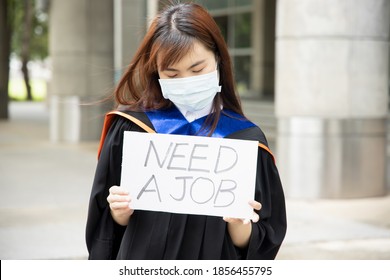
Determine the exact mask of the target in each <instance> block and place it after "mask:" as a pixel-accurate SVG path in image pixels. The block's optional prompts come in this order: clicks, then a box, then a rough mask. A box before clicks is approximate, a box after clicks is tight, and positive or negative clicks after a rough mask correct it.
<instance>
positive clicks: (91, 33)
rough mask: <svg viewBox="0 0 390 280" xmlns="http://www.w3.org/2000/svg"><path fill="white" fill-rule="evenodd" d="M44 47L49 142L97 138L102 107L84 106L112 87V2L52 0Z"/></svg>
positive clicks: (103, 109)
mask: <svg viewBox="0 0 390 280" xmlns="http://www.w3.org/2000/svg"><path fill="white" fill-rule="evenodd" d="M49 49H50V57H51V60H52V80H51V82H50V84H49V91H48V92H49V98H50V105H51V108H50V109H51V117H50V138H51V140H52V141H66V142H78V141H83V140H97V139H98V138H99V135H100V133H101V126H102V120H103V113H104V111H106V110H107V105H103V104H101V103H100V104H99V103H98V104H92V105H86V104H90V103H92V102H95V101H99V100H102V98H104V97H106V96H107V95H108V94H110V93H111V92H112V90H113V76H114V73H113V72H114V70H113V67H114V64H113V3H112V1H106V0H67V1H62V0H51V3H50V39H49ZM110 105H111V104H110Z"/></svg>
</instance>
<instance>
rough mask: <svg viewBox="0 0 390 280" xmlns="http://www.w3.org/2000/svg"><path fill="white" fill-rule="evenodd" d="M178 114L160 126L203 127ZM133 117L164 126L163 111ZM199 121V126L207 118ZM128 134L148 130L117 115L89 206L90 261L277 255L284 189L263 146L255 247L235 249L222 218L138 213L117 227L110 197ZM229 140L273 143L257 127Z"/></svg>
mask: <svg viewBox="0 0 390 280" xmlns="http://www.w3.org/2000/svg"><path fill="white" fill-rule="evenodd" d="M173 110H176V112H175V111H174V112H173V114H174V115H175V118H179V119H180V120H177V119H170V118H171V117H172V116H171V115H169V114H168V115H166V116H164V120H163V122H160V125H161V124H162V125H163V126H164V125H165V126H166V127H168V129H169V126H170V125H171V124H173V125H175V124H176V123H178V122H179V123H180V122H181V123H182V124H184V126H185V127H187V132H184V133H185V134H193V132H191V131H189V130H188V128H189V129H190V130H191V129H196V130H198V129H199V127H198V126H196V125H195V126H194V125H192V123H188V122H187V121H186V120H185V118H184V116H182V115H181V114H180V113H178V112H179V111H178V110H177V109H173ZM171 111H172V110H171ZM127 113H128V114H131V115H133V116H135V117H137V118H138V119H140V120H142V121H143V122H144V123H146V124H147V125H149V126H150V127H153V128H155V126H158V125H159V118H160V117H161V112H159V114H157V115H155V116H153V115H152V116H151V115H149V116H148V115H146V114H145V113H139V112H138V113H134V112H127ZM162 113H164V112H162ZM150 119H152V121H151V120H150ZM170 121H172V122H171V123H170ZM221 121H222V122H225V124H226V123H227V124H228V126H230V124H231V123H237V122H240V120H238V119H237V118H235V117H232V116H231V115H224V119H223V120H221ZM197 122H198V124H199V123H201V122H202V120H197ZM245 122H248V121H245ZM248 123H249V122H248ZM153 124H154V125H153ZM238 127H240V124H239V125H238ZM243 127H245V125H244V126H243ZM222 129H224V128H222ZM156 130H157V132H159V131H158V129H156ZM233 130H234V129H233ZM124 131H140V132H142V131H143V129H141V128H140V127H139V126H137V125H136V124H134V123H133V122H131V121H129V120H128V119H125V118H123V117H120V116H117V117H115V118H114V121H113V123H112V125H111V126H110V128H109V130H108V133H107V136H106V138H105V141H104V145H103V147H102V150H101V154H100V158H99V161H98V164H97V169H96V174H95V178H94V182H93V186H92V192H91V197H90V203H89V210H88V219H87V226H86V243H87V248H88V252H89V259H138V260H141V259H155V260H156V259H187V260H189V259H274V258H275V257H276V254H277V252H278V250H279V248H280V246H281V243H282V241H283V239H284V236H285V233H286V227H287V225H286V210H285V199H284V194H283V189H282V185H281V182H280V178H279V174H278V170H277V168H276V166H275V162H274V158H273V156H272V154H271V153H269V152H268V151H266V150H265V149H262V148H259V151H258V160H257V175H256V188H255V200H257V201H259V202H260V203H261V204H262V209H261V210H260V211H259V216H260V221H259V222H257V223H252V233H251V237H250V241H249V244H248V246H247V248H245V249H240V248H237V247H236V246H234V244H233V242H232V240H231V238H230V236H229V233H228V230H227V226H226V222H225V221H223V219H222V218H221V217H212V216H202V215H185V214H174V213H164V212H153V211H141V210H135V211H134V213H133V215H132V216H131V218H130V221H129V224H128V225H127V226H126V227H123V226H120V225H118V224H117V223H115V221H114V220H113V219H112V217H111V214H110V208H109V205H108V203H107V196H108V189H109V188H110V187H111V186H113V185H119V184H120V177H121V162H122V143H123V133H124ZM168 133H169V132H168ZM179 133H180V134H183V131H182V132H180V129H179ZM226 138H234V139H245V140H256V141H259V142H260V143H262V144H265V145H267V141H266V138H265V136H264V134H263V132H262V131H261V130H260V128H259V127H257V126H255V125H253V124H252V126H249V127H247V128H244V129H240V130H238V131H234V132H232V133H230V134H229V135H227V136H226Z"/></svg>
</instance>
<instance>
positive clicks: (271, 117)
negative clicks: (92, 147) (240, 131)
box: [49, 0, 390, 198]
mask: <svg viewBox="0 0 390 280" xmlns="http://www.w3.org/2000/svg"><path fill="white" fill-rule="evenodd" d="M167 2H168V1H158V0H147V1H144V0H114V1H105V0H68V1H60V0H51V4H50V18H51V23H50V31H51V33H50V34H51V40H50V51H51V58H52V61H53V79H52V81H51V84H50V87H49V98H50V100H51V102H50V104H51V129H50V131H51V139H52V140H53V141H70V142H77V141H85V140H96V139H98V137H99V134H100V130H101V125H102V124H101V120H102V115H103V114H104V112H105V111H106V110H107V108H108V107H109V106H110V104H106V103H97V104H96V101H98V100H102V99H104V97H105V96H107V94H109V93H110V92H112V90H113V87H114V85H115V81H116V80H117V79H118V77H119V76H120V74H121V73H122V71H123V69H124V68H125V67H126V65H127V64H128V63H129V61H130V59H131V57H132V55H133V53H134V52H135V50H136V48H137V46H138V44H139V42H140V40H141V39H142V36H143V34H144V33H145V31H146V29H147V26H148V24H149V20H150V19H151V18H152V17H153V16H154V15H155V14H156V13H157V12H158V10H159V9H161V8H163V7H164V5H165V4H164V3H167ZM195 2H198V3H200V4H202V5H204V6H205V7H206V8H208V10H209V11H210V13H211V15H212V16H213V17H214V18H215V20H216V22H217V23H218V25H219V26H220V28H221V31H222V33H223V35H224V37H225V40H226V42H227V44H228V46H229V50H230V54H231V56H232V61H233V63H234V71H235V78H236V83H237V88H238V91H239V93H240V95H241V96H242V100H243V106H244V110H245V112H246V114H247V116H248V117H249V118H250V119H251V120H253V121H254V122H256V123H257V124H258V125H259V126H260V127H261V128H262V129H263V130H264V132H265V133H266V135H267V137H268V140H269V142H270V146H271V148H272V149H274V150H275V151H276V155H277V164H278V166H279V170H280V173H281V178H282V180H283V184H284V186H285V190H286V195H287V196H289V197H299V198H302V197H304V198H315V197H327V198H340V197H343V198H344V197H345V198H346V197H366V196H376V195H384V194H385V193H386V192H387V190H388V188H387V187H386V166H387V162H386V160H387V149H386V148H387V140H386V139H387V138H386V134H387V131H388V128H387V116H388V103H389V102H388V98H389V94H388V92H389V90H388V89H389V29H390V28H389V27H390V22H389V19H390V1H389V0H356V1H351V0H310V1H309V0H198V1H195Z"/></svg>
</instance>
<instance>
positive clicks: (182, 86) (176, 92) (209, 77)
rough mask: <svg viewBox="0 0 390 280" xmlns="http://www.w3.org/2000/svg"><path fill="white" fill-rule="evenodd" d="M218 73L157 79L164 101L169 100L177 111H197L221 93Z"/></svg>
mask: <svg viewBox="0 0 390 280" xmlns="http://www.w3.org/2000/svg"><path fill="white" fill-rule="evenodd" d="M218 76H219V75H218V71H217V70H215V71H213V72H211V73H207V74H203V75H197V76H192V77H187V78H173V79H159V80H158V81H159V82H160V86H161V91H162V94H163V96H164V98H165V99H169V100H171V101H172V102H173V103H174V104H175V105H176V106H177V107H178V108H179V109H184V110H186V111H191V112H194V111H197V110H201V109H203V108H205V107H206V106H207V105H209V104H210V103H211V102H212V101H213V99H214V97H215V95H216V94H217V92H220V91H221V86H220V85H219V77H218Z"/></svg>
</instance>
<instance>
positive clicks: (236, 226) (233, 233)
mask: <svg viewBox="0 0 390 280" xmlns="http://www.w3.org/2000/svg"><path fill="white" fill-rule="evenodd" d="M249 205H250V206H251V207H252V208H253V214H252V217H251V218H247V219H238V218H229V217H224V218H223V220H224V221H225V222H227V229H228V231H229V234H230V237H231V239H232V241H233V244H234V245H236V246H237V247H240V248H244V247H246V246H247V245H248V243H249V239H250V236H251V233H252V224H251V221H252V222H253V223H256V222H258V221H259V220H260V217H259V215H258V214H257V213H256V212H255V211H254V210H260V209H261V203H260V202H258V201H255V200H252V201H250V202H249Z"/></svg>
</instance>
